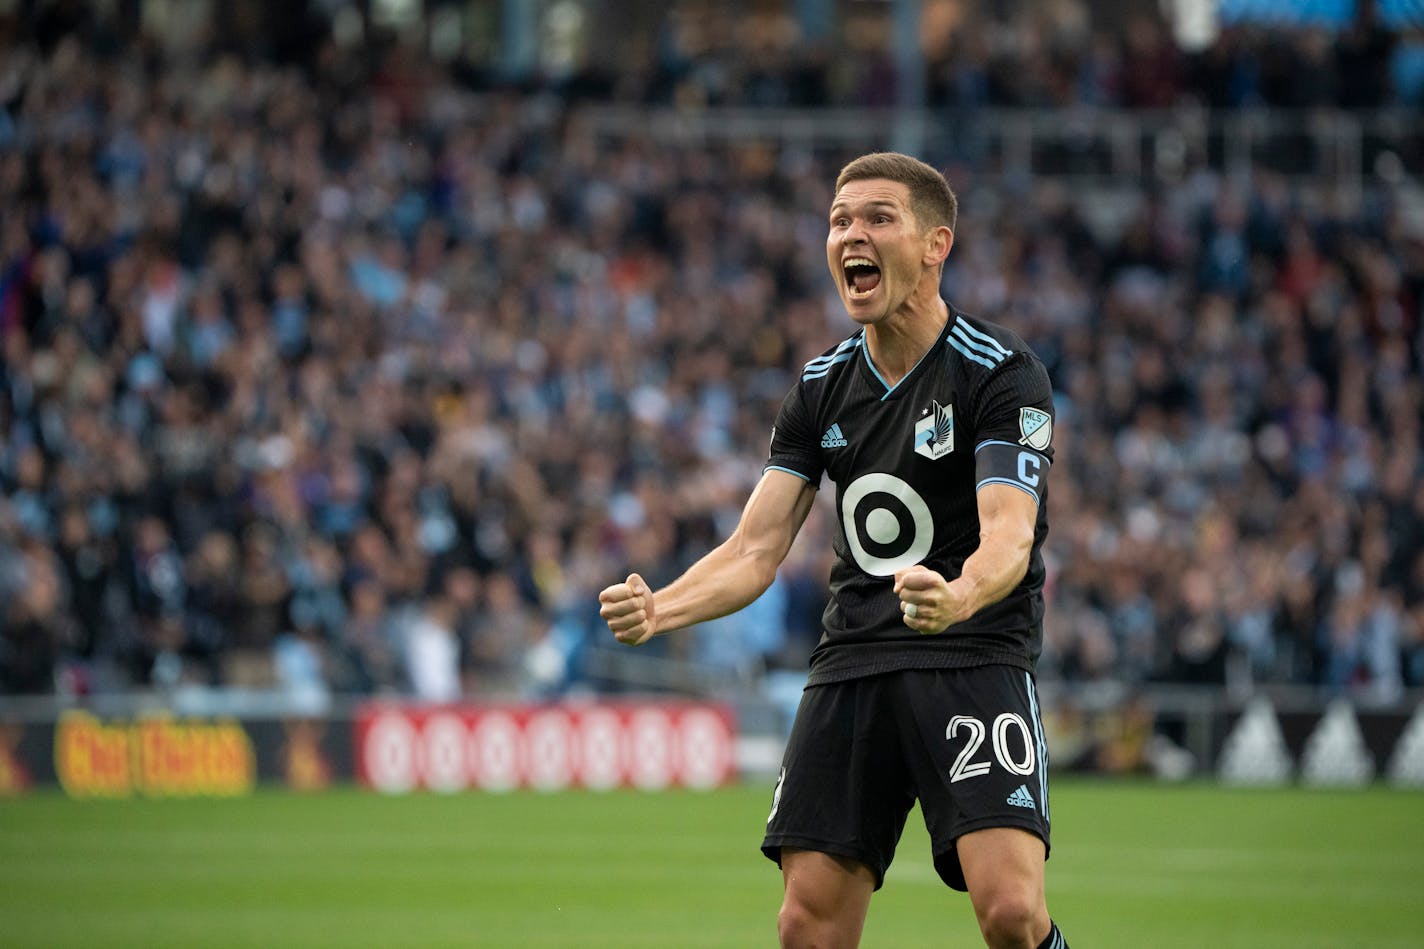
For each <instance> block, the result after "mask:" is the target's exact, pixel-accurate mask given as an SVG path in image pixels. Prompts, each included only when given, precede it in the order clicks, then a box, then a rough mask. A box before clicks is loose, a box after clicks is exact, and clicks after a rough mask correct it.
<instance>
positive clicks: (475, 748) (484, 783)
mask: <svg viewBox="0 0 1424 949" xmlns="http://www.w3.org/2000/svg"><path fill="white" fill-rule="evenodd" d="M521 737H522V736H521V734H520V730H519V725H518V724H517V723H516V722H515V721H514V718H513V717H512V716H510V715H508V714H506V713H504V712H490V713H489V714H487V715H485V716H483V717H482V718H481V719H480V720H479V721H478V722H476V723H475V727H474V729H473V730H472V731H471V732H470V758H471V760H472V761H473V762H474V763H475V782H476V783H477V784H478V785H479V786H480V787H481V788H483V789H484V790H486V791H512V790H514V789H515V788H517V787H519V785H520V784H521V783H522V779H523V777H524V775H523V774H522V773H521V772H520V767H519V764H520V761H519V759H520V754H519V750H520V745H522V744H523V742H522V741H521V740H520V739H521Z"/></svg>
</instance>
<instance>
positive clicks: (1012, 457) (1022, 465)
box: [974, 441, 1050, 504]
mask: <svg viewBox="0 0 1424 949" xmlns="http://www.w3.org/2000/svg"><path fill="white" fill-rule="evenodd" d="M1049 464H1050V463H1049V460H1048V458H1047V457H1046V456H1045V455H1043V454H1042V453H1041V452H1037V451H1034V450H1033V449H1032V448H1026V447H1024V446H1023V445H1015V444H1014V443H1013V442H1001V441H989V442H982V443H980V445H979V447H977V448H975V449H974V480H975V485H974V489H975V490H976V491H977V490H979V489H980V488H982V487H984V485H986V484H1007V485H1012V486H1013V487H1015V488H1018V489H1019V490H1021V491H1026V492H1028V493H1029V494H1031V495H1033V499H1034V501H1036V502H1038V503H1040V504H1041V503H1043V492H1044V490H1045V489H1046V488H1047V486H1048V466H1049Z"/></svg>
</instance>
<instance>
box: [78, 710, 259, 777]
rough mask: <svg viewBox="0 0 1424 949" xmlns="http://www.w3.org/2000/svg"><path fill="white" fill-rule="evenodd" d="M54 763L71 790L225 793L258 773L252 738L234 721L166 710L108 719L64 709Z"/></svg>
mask: <svg viewBox="0 0 1424 949" xmlns="http://www.w3.org/2000/svg"><path fill="white" fill-rule="evenodd" d="M54 766H55V773H56V775H57V776H58V777H59V783H60V784H61V785H62V786H63V787H64V790H65V791H66V792H67V793H68V794H69V795H70V796H71V797H127V796H129V795H131V794H134V793H139V794H145V795H148V796H151V797H200V796H210V797H231V796H236V795H241V794H247V793H250V792H251V791H252V788H253V785H254V784H255V783H256V779H257V765H256V755H255V754H254V752H253V750H252V740H251V739H250V738H249V737H248V736H247V732H245V731H244V730H243V728H242V726H241V725H239V724H238V723H237V722H234V721H217V722H212V723H207V722H192V721H175V720H174V719H173V718H172V716H169V715H153V716H147V717H145V718H142V719H140V720H138V721H137V722H133V723H127V722H112V723H106V722H103V721H100V720H99V719H98V718H95V717H94V716H93V715H90V714H89V713H87V712H65V713H64V715H62V716H61V717H60V720H59V724H58V725H57V726H56V728H55V732H54Z"/></svg>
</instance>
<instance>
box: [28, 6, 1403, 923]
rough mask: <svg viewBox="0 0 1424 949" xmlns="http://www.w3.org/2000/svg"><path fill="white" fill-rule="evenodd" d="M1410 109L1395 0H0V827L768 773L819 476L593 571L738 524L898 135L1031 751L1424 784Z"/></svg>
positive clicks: (1177, 770)
mask: <svg viewBox="0 0 1424 949" xmlns="http://www.w3.org/2000/svg"><path fill="white" fill-rule="evenodd" d="M1421 106H1424V20H1421V15H1420V13H1419V11H1418V9H1417V6H1415V5H1413V4H1410V3H1407V2H1403V0H1396V2H1380V3H1378V4H1374V5H1371V4H1368V3H1360V4H1356V3H1353V2H1349V0H1336V2H1316V3H1286V2H1267V0H1259V2H1252V0H1235V2H1232V0H1223V2H1220V3H1215V2H1210V0H1200V2H1193V0H1177V2H1173V3H1164V4H1160V5H1159V4H1155V3H1151V4H1149V3H1127V4H1123V3H1105V2H1095V0H1049V2H1044V3H1028V2H1021V3H987V2H974V0H885V2H882V0H780V2H777V0H734V2H724V3H712V2H679V3H671V4H669V3H653V2H623V3H614V2H607V0H541V2H532V0H531V2H520V0H464V2H439V0H425V2H420V0H365V2H346V0H287V2H280V3H279V2H247V3H233V4H228V3H220V2H208V0H192V2H179V0H167V2H165V0H107V2H105V0H95V2H89V3H84V2H70V0H0V345H3V359H0V826H6V825H5V824H4V821H5V820H6V819H7V818H10V819H13V821H14V823H12V824H10V825H8V826H6V830H7V833H8V834H9V839H10V840H11V841H12V842H15V841H23V839H24V838H23V837H21V836H17V835H16V834H15V833H14V831H16V830H17V829H18V828H19V824H20V815H21V814H22V813H24V814H29V813H31V812H28V811H26V812H22V811H20V810H17V808H18V807H19V806H20V805H19V803H18V802H19V800H21V799H35V798H39V799H41V800H43V799H44V798H45V797H46V796H47V795H49V794H51V793H54V792H52V791H50V790H48V789H49V788H50V787H51V786H56V785H57V786H59V787H60V788H61V789H62V790H63V792H64V793H66V794H67V795H69V796H74V797H83V798H110V797H119V798H131V797H135V796H137V797H138V798H160V799H166V798H169V797H173V796H179V797H189V796H196V797H205V796H218V797H220V798H224V799H226V798H227V797H229V796H231V795H244V794H247V793H249V792H251V791H252V790H253V789H254V788H256V787H259V786H267V785H271V786H274V787H278V786H287V787H291V788H298V789H303V790H313V789H322V788H332V789H333V790H331V791H330V792H329V793H328V795H327V797H328V798H329V799H330V800H331V801H333V802H338V803H339V802H343V801H345V800H346V798H345V797H343V796H342V795H343V794H344V793H345V792H343V791H341V790H339V786H340V785H342V784H345V783H348V782H357V783H359V784H366V785H372V786H376V787H379V788H381V789H383V790H386V791H401V790H408V789H412V788H417V787H428V788H432V789H436V790H440V791H447V792H448V791H459V790H465V789H475V788H488V789H494V790H508V789H509V788H511V787H518V786H521V785H533V786H536V787H541V788H543V789H545V790H554V789H560V788H564V787H574V786H578V785H586V786H590V787H608V786H616V785H620V784H628V785H631V786H633V787H637V788H644V789H649V788H664V787H671V786H674V785H689V786H693V787H705V786H708V785H716V784H721V783H735V782H736V780H737V778H738V777H739V776H741V775H746V776H751V777H753V778H756V777H757V776H759V775H761V774H763V773H764V772H765V771H766V770H767V769H768V768H770V767H771V766H772V764H773V763H774V762H775V760H776V756H777V754H778V751H779V742H780V740H781V736H782V735H783V734H784V729H785V727H786V724H787V721H788V715H789V712H790V709H791V708H792V707H793V705H794V702H795V700H796V697H797V694H798V692H799V688H800V684H801V681H803V679H804V669H805V662H806V657H807V654H808V652H809V649H810V647H811V645H813V643H814V641H815V638H816V636H817V635H818V632H817V621H818V617H819V614H820V611H821V607H822V605H823V597H824V591H823V579H824V577H825V574H826V571H827V561H826V554H827V552H828V550H829V530H830V521H829V515H828V513H827V512H826V511H825V510H820V511H818V512H816V513H814V514H813V516H812V518H811V519H810V521H809V522H808V524H807V528H806V530H805V531H804V532H803V536H802V537H801V539H800V540H799V541H798V543H797V544H796V546H795V548H794V549H793V551H792V555H791V557H790V559H789V560H788V562H787V564H786V566H785V568H784V569H783V571H782V573H781V575H780V577H779V579H778V581H777V583H776V584H775V585H774V586H773V587H772V589H771V590H770V591H769V592H768V594H767V595H766V596H764V597H763V598H762V599H761V600H759V601H758V602H757V603H756V604H754V605H753V606H752V607H751V608H749V609H748V610H746V611H744V612H742V613H740V614H737V615H735V616H732V617H727V618H725V619H723V620H719V621H717V622H715V623H709V624H706V626H705V627H704V628H703V629H700V630H697V631H694V632H692V633H690V634H686V635H681V636H676V637H667V638H665V639H660V640H658V641H656V642H655V643H654V644H652V645H651V646H650V647H648V648H645V649H641V650H638V651H630V650H626V649H623V648H621V647H618V648H615V647H616V644H614V643H612V641H611V639H610V638H609V637H607V636H606V634H604V633H602V632H600V630H601V623H600V622H599V620H598V617H597V612H596V608H597V604H596V593H597V591H598V590H599V589H600V588H602V587H603V586H604V585H606V584H607V583H609V582H611V581H612V580H615V579H618V578H621V577H622V576H623V575H625V574H626V572H627V571H628V570H629V569H630V568H633V567H636V568H638V569H640V570H641V571H642V572H643V573H644V575H645V576H648V578H649V579H650V580H652V581H653V582H654V583H658V582H662V581H665V580H667V579H670V578H671V577H672V576H673V575H675V574H676V573H677V572H679V571H680V570H681V569H682V568H683V567H685V566H686V565H687V564H688V563H689V562H690V561H691V559H692V558H694V557H696V556H697V555H698V554H699V553H700V552H702V551H704V550H705V549H707V547H709V546H710V545H711V544H713V543H715V542H716V540H717V539H718V538H720V537H721V536H722V535H724V534H725V533H726V532H727V531H728V530H729V529H730V527H731V525H732V524H733V523H734V522H735V518H736V516H737V514H738V512H739V508H740V505H741V503H742V501H743V500H744V498H745V496H746V494H747V492H748V490H749V489H750V487H751V485H752V484H753V483H754V481H755V479H756V478H757V476H758V475H759V472H760V467H761V464H762V461H763V460H764V451H765V442H766V435H767V429H768V426H769V420H770V419H771V418H773V417H774V414H775V409H776V406H777V405H778V404H779V401H780V398H781V396H782V394H783V393H784V391H785V389H786V387H787V385H788V384H789V380H790V379H791V378H793V376H794V373H795V371H796V370H797V368H798V367H800V366H801V365H802V363H803V362H804V361H805V360H806V359H808V358H810V357H811V356H813V355H815V354H816V353H818V352H820V351H821V350H822V349H824V348H825V346H826V345H827V344H828V342H830V341H833V340H834V339H837V338H840V337H841V336H842V335H844V332H845V322H844V316H843V314H842V313H841V312H840V310H839V307H838V304H837V302H836V298H835V296H834V294H833V293H831V292H830V290H831V288H830V286H829V282H828V280H827V279H826V275H825V273H824V268H825V264H824V259H823V255H822V251H821V245H822V241H823V237H824V223H823V213H824V208H825V207H826V206H827V205H828V203H829V188H830V183H831V182H832V181H833V180H834V175H835V171H836V169H837V168H838V167H839V166H840V164H841V163H843V162H844V161H845V160H847V159H848V158H850V157H853V156H854V155H856V154H859V153H861V152H864V151H868V150H874V149H880V148H886V147H893V148H899V149H904V150H908V151H912V152H914V153H915V154H917V155H920V156H921V157H923V158H925V159H926V160H928V161H930V162H932V163H933V164H935V165H937V166H938V167H940V168H942V169H943V170H944V171H945V172H946V174H947V176H948V177H949V179H950V181H951V184H952V185H953V186H954V187H955V189H956V191H957V192H958V194H959V196H960V201H961V217H960V221H961V223H960V227H959V231H958V236H957V241H956V249H955V253H954V254H953V255H952V256H951V258H950V261H949V265H948V267H947V270H946V275H945V289H946V294H947V296H948V297H949V298H950V299H952V300H953V301H954V302H955V303H956V304H957V305H959V306H960V307H961V308H963V309H966V310H968V311H970V312H974V313H976V314H978V315H981V316H984V317H987V318H990V319H996V320H1002V321H1003V322H1005V323H1007V324H1008V325H1010V326H1012V327H1013V328H1015V330H1016V331H1018V332H1019V333H1020V334H1021V335H1023V336H1024V337H1025V338H1026V339H1028V340H1029V341H1031V343H1032V345H1034V347H1035V349H1036V350H1037V352H1038V353H1039V354H1040V355H1041V356H1042V357H1043V359H1044V361H1045V363H1046V364H1047V365H1048V367H1049V370H1050V372H1051V374H1052V377H1053V382H1054V385H1055V390H1056V394H1057V398H1058V403H1059V404H1058V412H1059V419H1060V423H1059V426H1058V430H1059V431H1058V438H1057V444H1058V452H1059V460H1058V463H1057V465H1056V469H1055V472H1054V482H1053V489H1052V492H1053V493H1052V502H1051V503H1052V509H1053V518H1052V523H1053V529H1052V533H1051V535H1050V538H1049V541H1048V546H1047V549H1046V554H1047V557H1048V560H1049V569H1050V582H1049V589H1048V598H1049V611H1048V619H1047V624H1046V649H1045V654H1044V656H1043V659H1042V663H1041V668H1040V679H1041V683H1042V690H1043V693H1044V696H1045V717H1046V721H1047V724H1048V726H1049V729H1050V735H1051V741H1050V747H1051V750H1052V755H1053V762H1054V767H1055V769H1056V770H1057V771H1058V772H1059V773H1060V774H1065V773H1068V772H1081V773H1086V774H1092V775H1104V774H1113V775H1137V776H1151V777H1153V778H1156V779H1158V780H1159V781H1180V780H1183V779H1189V778H1200V777H1211V778H1216V779H1220V780H1222V781H1225V782H1228V783H1248V784H1269V785H1287V786H1294V785H1297V784H1311V785H1346V786H1356V785H1369V784H1375V785H1385V784H1389V785H1401V786H1409V787H1415V788H1417V787H1419V786H1421V785H1424V714H1422V713H1421V712H1420V702H1419V699H1420V696H1421V694H1424V692H1422V691H1421V690H1424V487H1421V483H1424V482H1421V477H1420V476H1421V474H1424V471H1421V469H1422V468H1424V453H1421V445H1420V438H1421V423H1424V373H1422V372H1421V369H1424V319H1422V318H1421V317H1424V189H1422V188H1421V182H1420V174H1421V172H1422V171H1424V123H1421V119H1420V115H1421ZM373 736H374V737H373ZM1071 787H1073V786H1072V785H1070V788H1071ZM570 793H575V794H577V793H581V792H577V791H574V792H570ZM668 793H669V794H672V793H673V792H668ZM726 793H734V792H731V791H729V792H726ZM1077 793H1080V794H1084V795H1085V797H1092V792H1084V791H1082V790H1079V791H1078V792H1077ZM1359 793H1360V794H1362V795H1363V794H1364V793H1365V792H1359ZM1369 793H1372V794H1373V793H1378V791H1377V790H1376V791H1371V792H1369ZM5 796H13V797H15V800H14V801H12V802H9V803H7V802H6V801H4V800H3V798H4V797H5ZM516 797H517V795H516ZM551 800H558V801H561V802H563V803H561V804H560V806H562V807H570V808H573V809H576V808H577V806H582V805H571V804H568V803H567V799H566V798H562V797H559V798H551ZM1285 800H1286V803H1285V804H1283V805H1282V806H1283V807H1286V808H1291V807H1296V806H1297V805H1298V804H1299V801H1297V800H1296V799H1290V798H1287V799H1285ZM1361 800H1366V799H1365V798H1363V797H1362V798H1361ZM1369 800H1377V799H1374V798H1371V799H1369ZM1292 801H1295V803H1292ZM340 806H345V805H344V804H342V805H340ZM688 806H695V805H688ZM1343 806H1348V805H1343ZM1397 806H1398V804H1397V803H1396V804H1372V805H1371V807H1372V808H1374V809H1375V810H1377V811H1379V812H1381V813H1384V812H1387V811H1390V808H1392V807H1397ZM1408 806H1416V808H1417V798H1415V799H1414V804H1413V805H1406V807H1408ZM1300 807H1301V810H1300V813H1305V812H1306V809H1305V806H1304V805H1300ZM70 819H72V818H66V817H65V816H63V814H62V813H57V814H56V815H55V817H54V820H55V821H56V826H61V825H63V824H64V823H65V822H66V821H68V820H70ZM1415 823H1416V824H1417V823H1418V822H1417V821H1416V822H1415ZM61 836H62V834H61V832H59V831H57V830H56V831H55V833H54V835H53V836H48V837H47V836H45V835H43V834H40V835H39V836H37V837H36V838H35V840H36V841H37V843H36V844H35V845H36V846H37V847H40V848H44V847H46V846H49V845H57V843H56V842H57V841H59V840H60V839H61ZM1413 836H1415V837H1417V834H1415V835H1413ZM1407 837H1408V835H1406V839H1407ZM1089 839H1091V838H1089ZM1415 852H1416V853H1417V848H1416V851H1415ZM747 859H748V860H750V859H751V858H750V857H748V858H747ZM1397 869H1401V870H1408V871H1411V872H1413V873H1414V878H1416V879H1417V876H1418V871H1419V867H1418V864H1417V857H1415V858H1414V861H1413V862H1412V863H1403V862H1401V863H1400V864H1399V865H1398V867H1397ZM15 908H16V906H13V905H12V906H11V907H9V909H12V910H13V909H15ZM2 926H3V924H0V927H2ZM76 938H77V937H76ZM0 941H3V940H0ZM239 941H241V940H239ZM63 942H64V940H63V939H61V940H59V943H63ZM43 943H44V940H43V939H36V940H35V941H34V944H43ZM590 944H593V943H590ZM610 944H613V943H610ZM689 944H690V943H689ZM1160 944H1162V945H1166V944H1167V943H1165V942H1164V943H1160ZM1223 944H1225V943H1223ZM1243 944H1247V943H1243ZM1258 944H1259V943H1258ZM1321 944H1322V945H1324V944H1328V943H1321ZM1380 944H1384V943H1380ZM1401 944H1402V943H1401Z"/></svg>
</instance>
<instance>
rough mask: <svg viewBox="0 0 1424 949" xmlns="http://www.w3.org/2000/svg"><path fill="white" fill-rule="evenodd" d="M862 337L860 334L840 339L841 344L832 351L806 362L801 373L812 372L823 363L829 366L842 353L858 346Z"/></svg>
mask: <svg viewBox="0 0 1424 949" xmlns="http://www.w3.org/2000/svg"><path fill="white" fill-rule="evenodd" d="M863 338H864V337H861V336H852V337H851V338H850V339H847V340H842V341H841V344H840V345H839V346H837V347H836V348H835V349H834V350H833V351H831V352H829V353H826V355H824V356H817V357H816V358H815V359H812V360H810V361H809V362H807V363H806V365H805V366H803V367H802V368H801V371H802V372H803V373H804V372H812V371H814V370H816V369H819V368H821V367H822V366H823V365H824V366H829V365H830V364H831V363H834V362H839V361H840V359H841V357H842V356H843V355H845V354H846V353H849V352H852V351H854V350H855V349H857V348H859V347H860V343H861V340H862V339H863Z"/></svg>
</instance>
